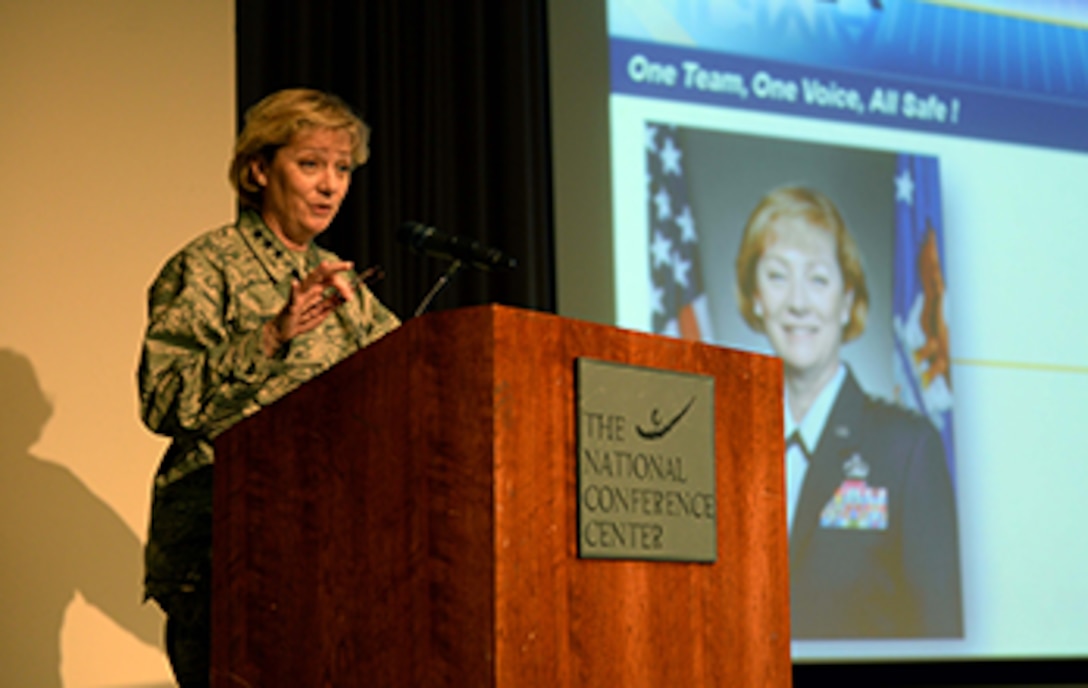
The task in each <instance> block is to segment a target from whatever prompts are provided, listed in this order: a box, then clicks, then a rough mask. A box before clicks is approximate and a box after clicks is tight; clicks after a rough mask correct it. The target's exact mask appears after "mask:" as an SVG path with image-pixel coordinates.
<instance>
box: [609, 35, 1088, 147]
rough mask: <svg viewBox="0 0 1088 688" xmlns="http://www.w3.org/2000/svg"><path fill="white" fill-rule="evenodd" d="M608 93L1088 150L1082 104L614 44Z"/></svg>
mask: <svg viewBox="0 0 1088 688" xmlns="http://www.w3.org/2000/svg"><path fill="white" fill-rule="evenodd" d="M611 82H612V92H613V93H619V94H628V95H638V96H646V97H652V98H662V99H667V100H675V101H682V102H691V103H702V104H708V105H717V106H722V107H731V108H741V109H747V110H758V111H765V112H776V113H781V114H787V115H795V116H800V117H810V118H818V119H828V120H836V121H842V122H849V123H852V124H868V125H875V126H884V127H895V128H901V129H912V130H917V131H926V132H931V133H941V134H949V135H952V136H960V137H971V138H981V139H990V140H998V141H1009V142H1014V143H1023V144H1029V145H1038V146H1046V147H1052V148H1062V149H1069V150H1077V151H1088V126H1086V125H1085V122H1088V100H1080V101H1077V100H1073V99H1057V98H1042V97H1038V96H1028V95H1024V94H1023V93H1017V92H1015V91H1004V90H998V89H992V88H981V87H972V86H969V85H967V84H964V83H961V84H958V85H957V84H954V83H951V82H940V81H927V80H925V79H919V78H917V77H911V76H893V75H891V74H873V73H867V72H864V71H847V70H842V69H832V68H827V67H821V66H812V65H799V64H795V63H792V62H786V61H774V60H768V59H763V58H753V57H745V56H741V55H736V54H732V53H723V52H720V51H710V50H702V49H697V48H681V47H676V46H673V45H661V44H655V43H648V42H644V41H631V40H625V39H615V38H614V39H612V41H611Z"/></svg>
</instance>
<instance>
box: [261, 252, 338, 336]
mask: <svg viewBox="0 0 1088 688" xmlns="http://www.w3.org/2000/svg"><path fill="white" fill-rule="evenodd" d="M352 267H353V264H352V263H351V262H350V261H346V260H345V261H324V262H322V263H321V264H320V265H318V266H317V267H316V268H314V269H313V271H311V272H310V274H308V275H306V277H304V278H303V279H302V281H301V282H300V281H298V280H295V281H294V282H292V283H291V294H290V296H289V297H288V299H287V304H286V305H285V306H284V307H283V310H281V311H280V312H279V314H277V315H276V317H275V318H273V319H272V320H269V321H268V322H267V323H265V325H264V331H263V339H262V345H263V347H264V351H265V353H266V354H268V355H269V356H272V355H274V354H275V353H276V352H277V351H279V349H280V347H282V346H283V345H284V344H286V343H287V342H289V341H291V340H292V339H294V338H295V337H297V336H298V335H300V334H304V333H306V332H309V331H310V330H312V329H314V328H316V327H317V326H318V325H320V324H321V323H322V322H324V320H325V318H327V317H328V316H329V314H330V313H332V312H333V311H334V310H336V308H337V307H338V306H339V305H340V304H342V303H344V302H345V301H350V300H351V299H352V298H353V297H354V291H353V290H352V287H351V283H350V281H349V280H348V279H347V278H346V277H344V276H343V275H341V274H340V273H342V272H344V271H345V270H350V269H351V268H352Z"/></svg>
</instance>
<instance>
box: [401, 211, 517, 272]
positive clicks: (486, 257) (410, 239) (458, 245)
mask: <svg viewBox="0 0 1088 688" xmlns="http://www.w3.org/2000/svg"><path fill="white" fill-rule="evenodd" d="M397 239H398V240H399V241H400V242H401V243H402V244H407V245H408V246H409V247H411V248H412V249H413V250H415V251H418V252H420V253H426V254H428V255H431V256H434V257H436V258H444V259H446V260H455V261H459V262H462V263H467V264H468V265H471V266H472V267H474V268H478V269H480V270H504V269H505V270H509V269H512V268H514V267H517V264H518V262H517V261H516V260H515V259H514V258H512V257H510V256H508V255H506V254H505V253H503V252H502V251H500V250H499V249H497V248H490V247H487V246H484V245H483V244H481V243H480V242H478V241H475V240H473V239H466V238H465V237H460V236H456V235H453V234H445V233H443V232H440V231H438V230H437V229H435V228H434V227H428V226H427V225H425V224H421V223H419V222H405V223H404V224H403V225H401V228H400V231H398V232H397Z"/></svg>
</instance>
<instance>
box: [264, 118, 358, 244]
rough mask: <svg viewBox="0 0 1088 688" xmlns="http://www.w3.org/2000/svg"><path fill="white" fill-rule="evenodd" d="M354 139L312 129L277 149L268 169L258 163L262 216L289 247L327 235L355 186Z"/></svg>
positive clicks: (341, 132)
mask: <svg viewBox="0 0 1088 688" xmlns="http://www.w3.org/2000/svg"><path fill="white" fill-rule="evenodd" d="M351 149H352V146H351V135H350V134H349V133H348V132H347V131H344V130H342V129H310V130H303V131H301V132H299V133H298V134H296V135H295V137H294V138H293V139H292V140H291V143H289V144H288V145H286V146H283V147H282V148H280V149H278V150H277V151H276V154H275V156H274V157H273V158H272V162H271V163H270V164H265V163H263V162H259V161H258V162H254V165H255V167H254V179H256V180H257V183H258V184H260V186H261V187H262V189H263V191H262V194H261V216H262V217H263V218H264V221H265V223H267V224H268V227H269V229H271V230H272V231H273V232H275V233H276V234H277V235H278V236H279V237H280V238H281V239H283V241H284V242H285V243H286V244H287V245H288V246H290V247H291V248H295V249H301V248H305V247H306V246H307V245H308V244H309V243H310V241H311V240H312V239H313V238H314V237H315V236H317V235H318V234H320V233H321V232H324V231H325V230H326V229H327V228H328V226H329V224H330V223H331V222H332V220H333V218H334V217H336V213H337V212H338V211H339V210H340V204H341V202H343V200H344V196H345V195H347V192H348V186H349V185H350V184H351Z"/></svg>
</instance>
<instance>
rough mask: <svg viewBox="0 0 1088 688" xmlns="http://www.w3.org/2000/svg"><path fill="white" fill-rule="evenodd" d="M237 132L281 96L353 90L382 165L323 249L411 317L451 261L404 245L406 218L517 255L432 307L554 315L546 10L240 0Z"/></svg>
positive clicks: (425, 0)
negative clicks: (264, 102) (366, 276)
mask: <svg viewBox="0 0 1088 688" xmlns="http://www.w3.org/2000/svg"><path fill="white" fill-rule="evenodd" d="M236 8H237V48H236V50H237V69H238V75H237V84H238V107H239V123H240V122H241V115H242V113H244V111H245V109H246V108H248V107H249V106H250V105H252V104H253V103H255V102H257V101H258V100H260V98H262V97H263V96H265V95H267V94H268V93H271V92H272V91H275V90H277V89H280V88H286V87H295V86H306V87H311V88H318V89H322V90H326V91H331V92H333V93H336V94H337V95H339V96H341V97H342V98H343V99H344V100H345V101H347V102H348V104H350V105H351V106H352V107H353V108H354V109H355V110H356V112H357V113H358V114H359V115H360V116H361V117H362V118H363V119H364V120H365V121H366V122H367V123H368V124H369V125H370V126H371V127H372V128H373V133H372V137H371V157H370V161H369V163H368V164H367V165H365V166H364V167H362V168H360V169H358V170H357V171H356V172H355V176H354V179H353V182H352V188H351V191H350V192H349V194H348V197H347V200H346V201H345V203H344V206H343V208H342V210H341V212H340V215H339V216H338V217H337V219H336V221H335V222H334V223H333V225H332V226H331V227H330V228H329V230H327V231H326V232H325V233H324V234H323V235H322V237H321V238H320V239H319V243H320V244H322V245H324V246H325V247H327V248H330V249H332V250H333V251H335V252H337V253H338V254H340V255H341V256H342V257H344V258H347V259H351V260H354V261H356V264H357V266H358V267H359V268H360V269H361V268H363V267H365V266H369V265H374V264H378V265H381V266H382V267H383V269H384V271H385V273H386V278H385V279H384V280H383V281H382V282H380V283H378V284H377V285H376V286H375V288H374V289H375V292H376V293H377V294H378V296H379V298H381V299H382V300H383V301H384V302H385V303H386V304H387V305H389V306H390V307H391V308H392V309H393V310H394V311H395V312H396V313H397V314H398V315H400V316H401V317H402V318H407V317H409V316H410V315H411V314H412V312H413V311H414V310H415V308H416V306H417V305H418V304H419V303H420V302H421V300H422V299H423V297H424V295H425V293H426V292H427V291H428V290H429V289H430V288H431V286H432V284H434V283H435V281H436V280H437V279H438V277H439V276H440V275H441V274H442V273H443V272H444V270H445V268H446V267H447V266H448V265H449V264H448V263H445V262H443V261H441V260H438V259H434V258H428V257H424V256H420V255H417V254H415V253H412V252H411V251H410V250H409V249H407V248H405V247H403V246H402V245H400V244H399V243H398V242H397V241H396V232H397V229H398V228H399V227H400V226H401V225H402V224H403V223H404V222H405V221H418V222H422V223H425V224H427V225H432V226H434V227H437V228H438V229H439V230H440V231H442V232H445V233H449V234H457V235H464V236H466V237H468V238H471V239H475V240H478V241H480V242H481V243H483V244H485V245H488V246H494V247H496V248H500V249H502V250H503V251H504V252H506V253H507V254H509V255H511V256H513V257H515V258H516V259H517V261H518V266H517V268H516V269H514V270H512V271H501V272H491V273H482V272H478V271H474V270H470V271H462V272H461V273H460V274H459V275H458V276H457V277H456V278H455V279H454V280H453V281H452V282H451V283H450V284H449V285H448V286H447V287H446V288H445V290H444V291H443V292H442V293H441V294H440V295H439V297H438V298H437V299H436V300H435V301H434V303H433V304H432V306H431V310H442V309H447V308H453V307H459V306H467V305H475V304H483V303H502V304H507V305H512V306H520V307H524V308H532V309H536V310H542V311H550V312H554V310H555V288H554V274H555V271H554V269H553V262H554V258H553V241H552V214H551V166H550V153H549V150H550V142H549V118H548V112H549V105H548V90H547V89H548V74H547V36H546V13H545V0H503V1H502V2H496V1H485V0H455V1H450V0H370V1H368V0H360V1H358V2H332V1H329V0H325V1H309V2H304V1H303V0H238V2H237V4H236Z"/></svg>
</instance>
